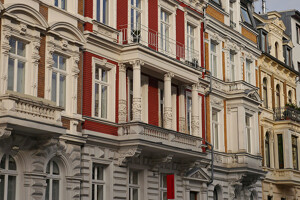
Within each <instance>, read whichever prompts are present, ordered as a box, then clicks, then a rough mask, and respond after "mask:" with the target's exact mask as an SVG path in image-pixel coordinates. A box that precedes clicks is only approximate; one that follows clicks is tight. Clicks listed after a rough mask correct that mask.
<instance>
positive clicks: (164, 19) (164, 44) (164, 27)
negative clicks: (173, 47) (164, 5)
mask: <svg viewBox="0 0 300 200" xmlns="http://www.w3.org/2000/svg"><path fill="white" fill-rule="evenodd" d="M169 17H170V15H169V13H167V12H166V11H164V10H161V13H160V31H161V41H160V43H161V44H160V46H161V50H162V51H163V52H165V53H168V52H169V38H170V35H169V34H170V33H169V32H170V30H169V29H170V22H169Z"/></svg>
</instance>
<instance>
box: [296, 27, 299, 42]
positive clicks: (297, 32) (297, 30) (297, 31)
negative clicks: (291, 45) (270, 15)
mask: <svg viewBox="0 0 300 200" xmlns="http://www.w3.org/2000/svg"><path fill="white" fill-rule="evenodd" d="M296 37H297V38H296V39H297V43H298V44H300V25H298V24H296Z"/></svg>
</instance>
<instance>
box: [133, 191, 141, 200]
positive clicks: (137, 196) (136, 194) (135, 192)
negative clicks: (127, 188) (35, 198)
mask: <svg viewBox="0 0 300 200" xmlns="http://www.w3.org/2000/svg"><path fill="white" fill-rule="evenodd" d="M132 193H133V194H132V196H133V199H132V200H138V199H139V190H138V189H133V191H132Z"/></svg>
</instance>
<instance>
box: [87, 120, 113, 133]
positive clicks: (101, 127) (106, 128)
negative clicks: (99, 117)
mask: <svg viewBox="0 0 300 200" xmlns="http://www.w3.org/2000/svg"><path fill="white" fill-rule="evenodd" d="M83 129H87V130H90V131H96V132H100V133H105V134H109V135H115V136H117V135H118V127H116V126H111V125H107V124H101V123H98V122H93V121H89V120H85V122H84V123H83Z"/></svg>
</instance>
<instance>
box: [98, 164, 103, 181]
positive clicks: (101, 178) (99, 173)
mask: <svg viewBox="0 0 300 200" xmlns="http://www.w3.org/2000/svg"><path fill="white" fill-rule="evenodd" d="M103 173H104V168H103V166H97V180H103Z"/></svg>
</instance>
